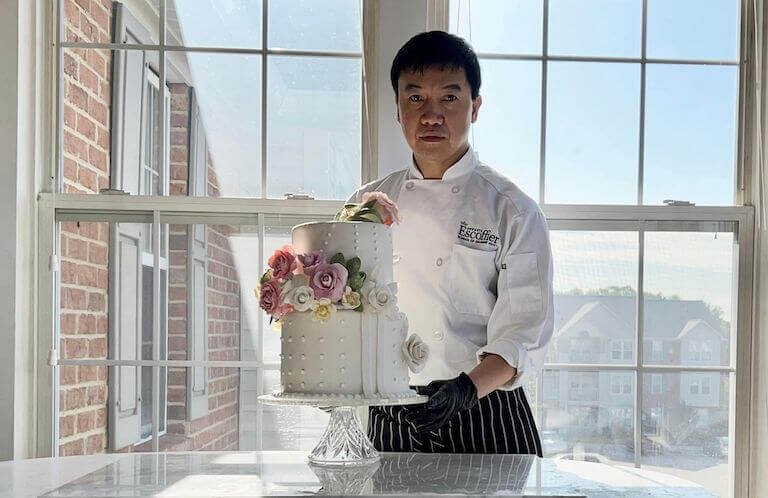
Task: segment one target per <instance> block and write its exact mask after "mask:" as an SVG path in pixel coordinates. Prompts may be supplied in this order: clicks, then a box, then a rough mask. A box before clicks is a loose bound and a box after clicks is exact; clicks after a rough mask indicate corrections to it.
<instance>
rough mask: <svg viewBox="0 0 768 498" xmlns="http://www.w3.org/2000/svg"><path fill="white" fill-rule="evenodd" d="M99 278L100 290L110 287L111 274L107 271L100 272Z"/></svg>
mask: <svg viewBox="0 0 768 498" xmlns="http://www.w3.org/2000/svg"><path fill="white" fill-rule="evenodd" d="M97 278H98V281H97V284H98V287H99V288H100V289H106V288H107V287H108V285H109V274H108V273H107V270H99V272H98V276H97Z"/></svg>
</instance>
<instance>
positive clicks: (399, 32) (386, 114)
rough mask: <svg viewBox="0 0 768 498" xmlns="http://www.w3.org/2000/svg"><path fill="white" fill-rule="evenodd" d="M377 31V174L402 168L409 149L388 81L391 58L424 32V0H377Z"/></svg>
mask: <svg viewBox="0 0 768 498" xmlns="http://www.w3.org/2000/svg"><path fill="white" fill-rule="evenodd" d="M378 3H379V9H380V10H379V25H378V27H379V31H378V37H377V39H376V48H377V66H376V76H377V77H376V90H377V94H378V95H376V96H374V97H375V98H377V111H378V123H377V124H378V165H379V177H382V176H385V175H387V174H389V173H392V172H393V171H397V170H399V169H403V168H405V167H406V166H407V165H408V164H409V162H410V160H411V151H410V149H409V148H408V144H407V143H406V141H405V139H404V138H403V133H402V131H401V130H400V125H399V124H398V123H397V119H396V118H397V113H396V110H395V93H394V91H393V90H392V84H391V83H390V80H389V70H390V68H391V66H392V59H394V58H395V54H396V53H397V51H398V50H399V49H400V47H401V46H402V45H403V44H404V43H405V42H406V41H408V39H409V38H411V37H412V36H413V35H415V34H417V33H421V32H422V31H425V29H426V25H427V22H426V20H427V1H426V0H420V1H410V0H409V1H403V0H380V1H379V2H378Z"/></svg>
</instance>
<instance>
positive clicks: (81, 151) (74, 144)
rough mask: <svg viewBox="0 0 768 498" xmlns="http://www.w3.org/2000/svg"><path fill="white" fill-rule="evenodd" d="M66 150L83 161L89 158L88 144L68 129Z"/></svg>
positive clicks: (65, 137)
mask: <svg viewBox="0 0 768 498" xmlns="http://www.w3.org/2000/svg"><path fill="white" fill-rule="evenodd" d="M64 152H68V153H69V154H72V155H73V156H75V157H77V158H79V159H82V160H83V161H87V160H88V144H87V143H85V141H83V140H82V139H80V138H78V137H76V136H75V135H73V134H72V133H70V132H68V131H66V130H65V131H64Z"/></svg>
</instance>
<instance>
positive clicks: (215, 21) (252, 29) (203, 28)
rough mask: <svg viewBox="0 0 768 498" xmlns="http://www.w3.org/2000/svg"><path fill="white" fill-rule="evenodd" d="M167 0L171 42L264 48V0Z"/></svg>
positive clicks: (207, 45)
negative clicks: (262, 36)
mask: <svg viewBox="0 0 768 498" xmlns="http://www.w3.org/2000/svg"><path fill="white" fill-rule="evenodd" d="M155 1H157V0H155ZM166 3H167V4H168V7H167V30H166V43H168V45H184V46H186V47H228V48H261V13H262V0H195V1H189V0H171V1H169V2H166ZM272 3H273V4H274V3H282V2H272Z"/></svg>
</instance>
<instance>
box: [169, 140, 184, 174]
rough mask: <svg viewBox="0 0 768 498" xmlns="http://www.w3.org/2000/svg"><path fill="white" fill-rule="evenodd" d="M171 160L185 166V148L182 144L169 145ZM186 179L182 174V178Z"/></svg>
mask: <svg viewBox="0 0 768 498" xmlns="http://www.w3.org/2000/svg"><path fill="white" fill-rule="evenodd" d="M171 162H172V163H177V164H183V165H184V166H185V167H186V166H188V165H187V148H186V147H184V146H181V147H178V146H176V147H171ZM186 179H187V175H184V180H186Z"/></svg>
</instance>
